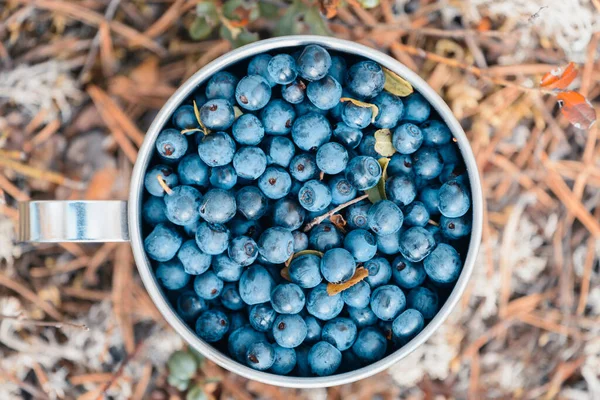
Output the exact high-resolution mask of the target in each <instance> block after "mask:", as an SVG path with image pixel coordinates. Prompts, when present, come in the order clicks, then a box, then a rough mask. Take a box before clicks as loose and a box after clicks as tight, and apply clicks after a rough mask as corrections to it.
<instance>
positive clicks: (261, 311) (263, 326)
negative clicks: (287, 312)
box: [248, 303, 277, 332]
mask: <svg viewBox="0 0 600 400" xmlns="http://www.w3.org/2000/svg"><path fill="white" fill-rule="evenodd" d="M275 318H277V313H276V312H275V310H274V309H273V307H271V305H269V304H268V303H264V304H256V305H254V306H252V307H250V312H249V313H248V319H249V321H250V325H251V326H252V327H253V328H254V329H256V330H257V331H259V332H267V331H269V330H271V329H272V328H273V323H274V322H275Z"/></svg>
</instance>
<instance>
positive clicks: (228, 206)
mask: <svg viewBox="0 0 600 400" xmlns="http://www.w3.org/2000/svg"><path fill="white" fill-rule="evenodd" d="M235 210H236V203H235V197H234V196H233V194H232V193H231V192H229V191H227V190H223V189H211V190H209V191H208V192H206V194H205V195H204V198H203V199H202V202H201V203H200V208H199V211H200V216H201V217H202V218H203V219H204V220H205V221H206V222H210V223H213V224H223V223H225V222H227V221H229V220H231V219H232V218H233V216H234V215H235Z"/></svg>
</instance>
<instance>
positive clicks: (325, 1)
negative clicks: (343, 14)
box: [319, 0, 341, 19]
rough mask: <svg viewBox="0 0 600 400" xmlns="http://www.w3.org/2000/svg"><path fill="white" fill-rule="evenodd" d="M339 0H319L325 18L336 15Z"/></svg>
mask: <svg viewBox="0 0 600 400" xmlns="http://www.w3.org/2000/svg"><path fill="white" fill-rule="evenodd" d="M340 2H341V0H321V1H319V5H320V6H321V13H322V14H323V15H324V16H325V18H327V19H331V18H333V17H335V16H336V15H337V10H338V7H339V6H340Z"/></svg>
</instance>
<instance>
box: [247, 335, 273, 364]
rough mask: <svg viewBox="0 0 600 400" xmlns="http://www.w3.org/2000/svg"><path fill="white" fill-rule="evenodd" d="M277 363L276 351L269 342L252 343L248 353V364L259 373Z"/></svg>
mask: <svg viewBox="0 0 600 400" xmlns="http://www.w3.org/2000/svg"><path fill="white" fill-rule="evenodd" d="M274 362H275V350H274V349H273V346H271V344H269V342H267V341H260V342H254V343H251V344H250V345H249V346H248V350H247V351H246V364H247V365H248V366H249V367H251V368H254V369H257V370H259V371H265V370H267V369H269V368H271V366H272V365H273V363H274Z"/></svg>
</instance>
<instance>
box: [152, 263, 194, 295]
mask: <svg viewBox="0 0 600 400" xmlns="http://www.w3.org/2000/svg"><path fill="white" fill-rule="evenodd" d="M156 279H158V281H159V282H160V284H161V285H162V286H163V287H164V288H165V289H168V290H179V289H182V288H184V287H185V285H187V284H188V282H189V281H190V276H189V275H188V274H186V272H185V270H184V269H183V264H181V262H179V260H170V261H166V262H163V263H160V264H158V268H157V269H156Z"/></svg>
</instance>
